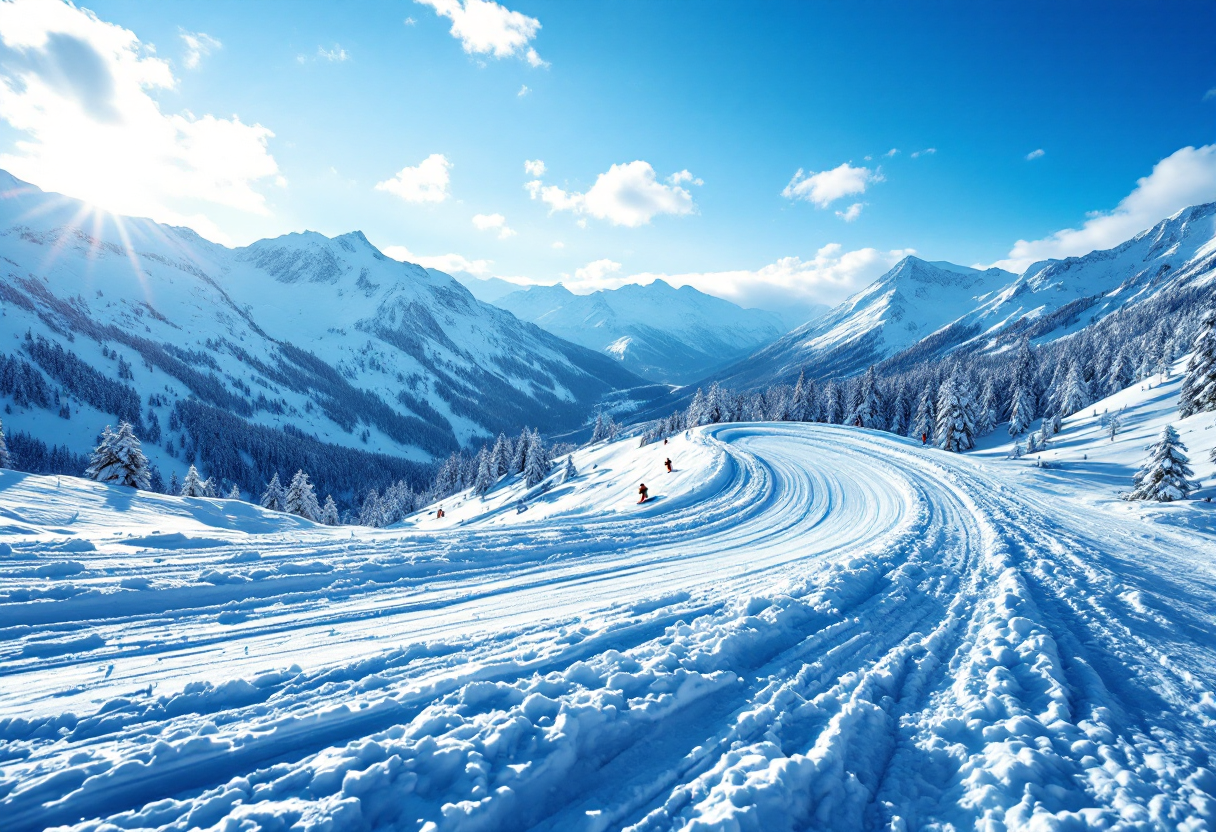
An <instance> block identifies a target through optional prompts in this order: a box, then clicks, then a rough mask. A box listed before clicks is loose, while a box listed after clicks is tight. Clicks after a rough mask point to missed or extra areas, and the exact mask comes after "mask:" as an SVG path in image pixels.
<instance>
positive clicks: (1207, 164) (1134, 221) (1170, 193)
mask: <svg viewBox="0 0 1216 832" xmlns="http://www.w3.org/2000/svg"><path fill="white" fill-rule="evenodd" d="M1213 199H1216V144H1209V145H1204V146H1203V147H1200V148H1194V147H1184V148H1182V149H1181V150H1178V151H1175V152H1174V153H1172V154H1170V155H1169V156H1167V157H1165V158H1164V159H1162V160H1161V161H1160V162H1158V163H1157V164H1156V165H1154V166H1153V170H1152V173H1150V174H1149V175H1148V176H1145V177H1143V178H1141V179H1139V180H1137V182H1136V187H1135V189H1134V190H1133V191H1132V192H1131V193H1130V194H1128V195H1127V196H1125V197H1124V198H1123V199H1122V200H1120V201H1119V204H1118V205H1117V206H1116V207H1115V210H1113V211H1110V212H1109V213H1098V214H1091V215H1090V219H1089V220H1087V221H1086V222H1085V224H1084V225H1082V226H1081V227H1080V228H1065V229H1063V230H1062V231H1057V232H1055V233H1054V234H1052V235H1050V236H1048V237H1044V238H1043V239H1041V240H1033V241H1029V242H1028V241H1026V240H1018V241H1017V242H1016V243H1014V246H1013V248H1012V250H1010V252H1009V256H1008V257H1007V258H1006V259H1004V260H1000V261H998V262H996V263H994V264H993V265H995V266H999V267H1001V268H1003V269H1009V270H1010V271H1014V272H1022V271H1024V270H1025V269H1026V267H1028V266H1029V265H1030V264H1031V263H1034V262H1036V261H1039V260H1046V259H1049V258H1063V257H1079V256H1081V255H1085V254H1088V253H1089V252H1091V251H1101V250H1104V249H1108V248H1114V247H1115V246H1117V245H1119V244H1120V243H1122V242H1123V241H1124V240H1128V239H1130V238H1131V237H1134V236H1135V235H1136V234H1138V233H1140V232H1141V231H1144V230H1145V229H1148V228H1151V227H1152V226H1153V225H1155V224H1156V223H1158V222H1160V221H1161V220H1162V219H1165V218H1166V217H1168V216H1171V215H1172V214H1174V213H1176V212H1178V211H1180V210H1182V209H1183V208H1186V207H1188V206H1191V205H1196V204H1199V203H1203V202H1211V201H1212V200H1213Z"/></svg>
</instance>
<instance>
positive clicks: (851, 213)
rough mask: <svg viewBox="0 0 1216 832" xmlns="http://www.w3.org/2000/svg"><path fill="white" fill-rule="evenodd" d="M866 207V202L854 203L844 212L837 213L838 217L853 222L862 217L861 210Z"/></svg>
mask: <svg viewBox="0 0 1216 832" xmlns="http://www.w3.org/2000/svg"><path fill="white" fill-rule="evenodd" d="M864 207H865V203H864V202H854V203H853V204H852V205H850V206H849V207H848V208H846V209H845V210H843V211H837V212H836V216H838V217H840V218H841V219H842V220H844V221H845V222H852V221H853V220H855V219H857V218H858V217H860V216H861V209H862V208H864Z"/></svg>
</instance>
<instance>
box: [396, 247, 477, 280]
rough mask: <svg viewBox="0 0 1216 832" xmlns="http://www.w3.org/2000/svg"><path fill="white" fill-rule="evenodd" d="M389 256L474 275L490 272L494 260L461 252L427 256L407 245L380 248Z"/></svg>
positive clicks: (428, 267) (444, 270)
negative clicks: (471, 258)
mask: <svg viewBox="0 0 1216 832" xmlns="http://www.w3.org/2000/svg"><path fill="white" fill-rule="evenodd" d="M380 250H381V251H382V252H384V254H385V255H387V256H388V257H391V258H393V259H394V260H400V261H401V262H402V263H417V264H418V265H419V266H422V267H423V268H426V269H438V270H439V271H441V272H447V273H448V274H451V273H452V272H467V273H468V274H473V275H483V274H488V273H489V271H490V264H491V263H493V262H494V261H493V260H470V259H468V258H467V257H465V256H463V255H460V254H438V255H435V256H433V257H427V256H426V255H423V254H414V253H413V252H412V251H410V250H409V249H408V248H406V247H405V246H385V247H384V248H382V249H380Z"/></svg>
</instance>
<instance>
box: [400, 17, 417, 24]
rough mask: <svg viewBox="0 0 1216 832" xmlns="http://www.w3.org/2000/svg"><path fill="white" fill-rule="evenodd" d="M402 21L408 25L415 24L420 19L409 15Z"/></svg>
mask: <svg viewBox="0 0 1216 832" xmlns="http://www.w3.org/2000/svg"><path fill="white" fill-rule="evenodd" d="M401 22H402V23H404V24H405V25H406V26H415V25H417V23H418V21H417V20H414V18H412V17H407V18H406V19H405V20H403V21H401Z"/></svg>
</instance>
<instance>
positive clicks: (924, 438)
mask: <svg viewBox="0 0 1216 832" xmlns="http://www.w3.org/2000/svg"><path fill="white" fill-rule="evenodd" d="M920 444H922V445H928V444H929V434H927V433H922V434H921V435H920Z"/></svg>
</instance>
